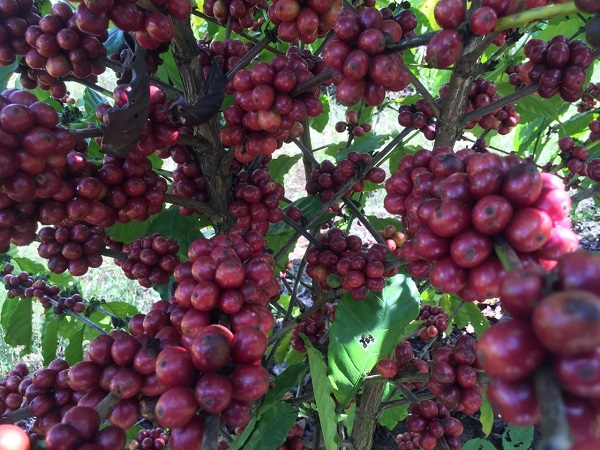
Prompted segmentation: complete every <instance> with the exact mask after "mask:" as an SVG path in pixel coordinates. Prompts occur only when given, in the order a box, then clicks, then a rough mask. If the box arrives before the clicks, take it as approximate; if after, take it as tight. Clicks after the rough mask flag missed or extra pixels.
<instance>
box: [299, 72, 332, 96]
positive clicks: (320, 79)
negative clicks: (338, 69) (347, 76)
mask: <svg viewBox="0 0 600 450" xmlns="http://www.w3.org/2000/svg"><path fill="white" fill-rule="evenodd" d="M332 75H333V70H332V69H327V70H324V71H323V72H321V73H320V74H317V75H315V76H314V77H312V78H310V79H308V80H306V81H305V82H304V83H301V84H299V85H298V86H296V87H295V88H294V89H292V90H291V91H290V94H289V95H290V97H295V96H296V95H300V94H302V93H303V92H306V91H308V90H310V89H312V88H314V87H315V86H319V85H320V84H322V83H325V82H327V81H329V80H330V79H331V76H332Z"/></svg>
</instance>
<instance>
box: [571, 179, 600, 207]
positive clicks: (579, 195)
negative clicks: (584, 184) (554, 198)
mask: <svg viewBox="0 0 600 450" xmlns="http://www.w3.org/2000/svg"><path fill="white" fill-rule="evenodd" d="M599 195H600V183H596V184H594V185H593V186H592V187H590V188H587V189H583V190H581V191H577V192H576V193H575V194H573V195H571V202H573V204H577V203H579V202H581V201H582V200H585V199H587V198H592V197H597V196H599Z"/></svg>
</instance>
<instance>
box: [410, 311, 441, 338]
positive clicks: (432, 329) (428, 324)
mask: <svg viewBox="0 0 600 450" xmlns="http://www.w3.org/2000/svg"><path fill="white" fill-rule="evenodd" d="M417 320H422V321H423V326H422V327H421V328H420V329H419V337H420V338H421V339H431V338H434V337H436V336H437V335H438V334H439V333H440V332H444V331H446V329H447V328H448V314H447V313H445V312H444V308H441V307H440V306H431V305H423V306H421V310H420V311H419V317H418V318H417Z"/></svg>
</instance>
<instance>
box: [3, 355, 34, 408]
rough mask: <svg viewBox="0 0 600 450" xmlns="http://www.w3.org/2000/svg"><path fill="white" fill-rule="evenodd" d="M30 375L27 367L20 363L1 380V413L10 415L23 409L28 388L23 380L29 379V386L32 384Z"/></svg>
mask: <svg viewBox="0 0 600 450" xmlns="http://www.w3.org/2000/svg"><path fill="white" fill-rule="evenodd" d="M28 375H29V368H28V367H27V365H26V364H25V363H19V364H17V365H16V366H15V367H14V369H12V370H9V371H8V373H7V374H6V375H4V376H3V377H2V379H1V380H0V412H2V414H8V413H10V412H12V411H14V410H16V409H19V408H20V407H21V405H22V404H23V398H24V396H25V394H26V392H25V391H26V388H27V386H26V384H27V382H26V383H23V379H28V380H29V382H28V384H31V377H30V376H28Z"/></svg>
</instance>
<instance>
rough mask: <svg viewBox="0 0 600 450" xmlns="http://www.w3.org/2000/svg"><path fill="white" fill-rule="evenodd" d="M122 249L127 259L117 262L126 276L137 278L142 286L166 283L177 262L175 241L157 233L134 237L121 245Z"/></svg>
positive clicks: (177, 248)
mask: <svg viewBox="0 0 600 450" xmlns="http://www.w3.org/2000/svg"><path fill="white" fill-rule="evenodd" d="M123 251H124V252H127V260H126V261H118V262H117V264H118V265H120V266H121V269H123V273H125V276H126V277H127V278H129V279H130V280H137V281H138V283H140V285H141V286H144V287H151V286H152V285H153V284H158V285H161V284H167V283H168V282H169V277H170V276H171V275H172V274H173V271H174V270H175V267H176V266H177V264H179V258H178V257H177V252H178V251H179V244H178V243H177V241H176V240H175V239H167V238H164V237H162V236H161V235H160V234H158V233H155V234H152V235H150V236H146V237H144V238H138V239H134V240H133V241H132V242H131V244H129V245H124V246H123Z"/></svg>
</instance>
